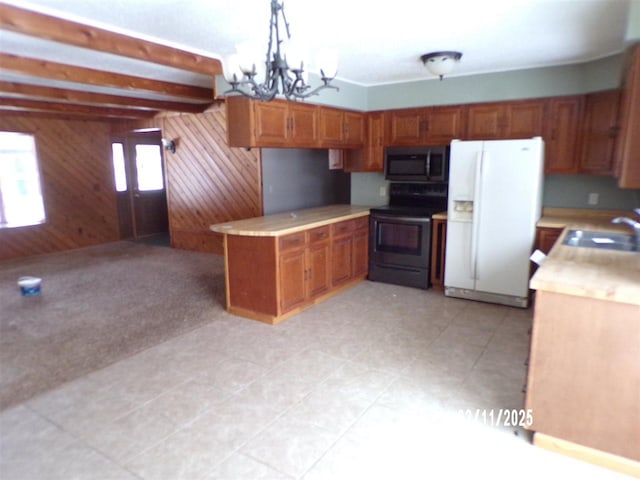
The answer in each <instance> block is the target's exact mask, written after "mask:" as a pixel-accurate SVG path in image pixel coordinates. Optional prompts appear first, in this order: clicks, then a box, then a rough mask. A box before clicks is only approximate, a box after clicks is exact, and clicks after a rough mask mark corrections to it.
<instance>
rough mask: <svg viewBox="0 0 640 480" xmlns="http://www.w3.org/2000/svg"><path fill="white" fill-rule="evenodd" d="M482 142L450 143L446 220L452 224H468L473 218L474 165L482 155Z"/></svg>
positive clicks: (458, 141) (455, 141)
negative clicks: (452, 222)
mask: <svg viewBox="0 0 640 480" xmlns="http://www.w3.org/2000/svg"><path fill="white" fill-rule="evenodd" d="M483 143H484V142H482V141H472V142H463V141H460V140H454V141H453V142H451V157H450V160H449V163H450V164H449V196H448V205H447V215H448V219H449V220H451V221H454V222H458V221H459V222H470V221H472V217H473V200H474V197H475V185H476V164H477V162H478V159H479V157H480V156H481V155H482V146H483Z"/></svg>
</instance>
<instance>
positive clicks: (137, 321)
mask: <svg viewBox="0 0 640 480" xmlns="http://www.w3.org/2000/svg"><path fill="white" fill-rule="evenodd" d="M24 275H31V276H37V277H41V278H43V283H42V293H41V294H40V295H39V296H34V297H22V296H21V294H20V290H19V288H18V286H17V283H16V282H17V279H18V278H19V277H21V276H24ZM223 303H224V273H223V258H222V257H220V256H217V255H212V254H203V253H195V252H186V251H181V250H175V249H171V248H166V247H159V246H153V245H146V244H143V243H133V242H116V243H111V244H107V245H101V246H97V247H89V248H83V249H78V250H73V251H69V252H62V253H55V254H49V255H42V256H38V257H31V258H29V259H24V260H15V261H9V262H1V263H0V410H2V409H5V408H7V407H9V406H11V405H14V404H16V403H18V402H21V401H23V400H26V399H28V398H31V397H32V396H34V395H36V394H38V393H41V392H43V391H46V390H49V389H51V388H54V387H56V386H58V385H60V384H62V383H64V382H66V381H69V380H72V379H75V378H77V377H80V376H82V375H84V374H86V373H88V372H91V371H93V370H96V369H99V368H102V367H104V366H106V365H109V364H111V363H114V362H116V361H118V360H121V359H123V358H125V357H128V356H130V355H133V354H135V353H137V352H140V351H141V350H144V349H146V348H149V347H150V346H152V345H156V344H158V343H161V342H163V341H165V340H168V339H169V338H172V337H174V336H176V335H179V334H181V333H184V332H186V331H189V330H192V329H194V328H196V327H197V326H200V325H202V324H204V323H206V322H209V321H212V319H213V318H214V317H215V314H216V313H219V312H220V311H221V310H223Z"/></svg>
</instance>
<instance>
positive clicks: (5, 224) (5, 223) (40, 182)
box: [0, 129, 48, 231]
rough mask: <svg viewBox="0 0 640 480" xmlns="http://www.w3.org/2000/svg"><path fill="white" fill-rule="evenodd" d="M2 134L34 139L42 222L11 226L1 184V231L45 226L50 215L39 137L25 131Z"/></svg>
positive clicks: (34, 156)
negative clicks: (48, 212) (48, 213)
mask: <svg viewBox="0 0 640 480" xmlns="http://www.w3.org/2000/svg"><path fill="white" fill-rule="evenodd" d="M0 133H8V134H16V135H27V136H29V137H31V138H32V140H33V159H34V161H35V174H36V176H37V182H38V187H39V190H40V198H41V200H42V220H39V221H31V222H28V223H20V224H9V223H8V221H7V217H6V207H5V205H6V203H5V196H4V195H3V194H2V185H1V184H0V231H2V230H5V229H6V230H12V229H16V228H25V227H35V226H39V225H44V224H46V223H47V221H48V215H47V202H46V195H45V188H44V182H43V175H42V165H41V162H40V155H39V151H40V149H39V147H38V137H37V135H36V133H35V132H31V131H24V130H5V129H0Z"/></svg>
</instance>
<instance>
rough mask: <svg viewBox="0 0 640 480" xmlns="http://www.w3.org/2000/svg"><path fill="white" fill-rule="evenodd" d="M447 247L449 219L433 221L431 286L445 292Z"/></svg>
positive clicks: (435, 219)
mask: <svg viewBox="0 0 640 480" xmlns="http://www.w3.org/2000/svg"><path fill="white" fill-rule="evenodd" d="M446 246H447V219H446V218H444V219H437V218H434V219H432V221H431V270H430V277H431V278H430V280H431V286H432V287H433V288H434V289H436V290H444V259H445V254H446Z"/></svg>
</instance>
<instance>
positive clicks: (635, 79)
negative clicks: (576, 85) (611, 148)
mask: <svg viewBox="0 0 640 480" xmlns="http://www.w3.org/2000/svg"><path fill="white" fill-rule="evenodd" d="M618 125H619V127H620V131H619V134H618V139H617V145H616V153H615V155H616V160H615V176H616V177H618V186H619V187H620V188H640V43H637V44H635V45H634V46H632V47H630V49H629V50H628V52H627V56H626V61H625V75H624V78H623V83H622V89H621V97H620V110H619V120H618Z"/></svg>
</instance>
